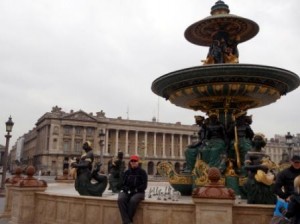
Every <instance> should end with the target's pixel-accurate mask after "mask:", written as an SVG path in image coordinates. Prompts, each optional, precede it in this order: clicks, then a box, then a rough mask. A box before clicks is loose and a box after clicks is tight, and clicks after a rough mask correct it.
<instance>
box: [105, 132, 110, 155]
mask: <svg viewBox="0 0 300 224" xmlns="http://www.w3.org/2000/svg"><path fill="white" fill-rule="evenodd" d="M109 131H110V130H109V129H106V132H105V147H104V150H105V152H104V155H109V154H108V136H109Z"/></svg>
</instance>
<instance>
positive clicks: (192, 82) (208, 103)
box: [152, 64, 300, 112]
mask: <svg viewBox="0 0 300 224" xmlns="http://www.w3.org/2000/svg"><path fill="white" fill-rule="evenodd" d="M299 84H300V79H299V76H298V75H296V74H295V73H293V72H291V71H288V70H285V69H281V68H276V67H272V66H265V65H254V64H213V65H205V66H197V67H191V68H186V69H182V70H178V71H174V72H171V73H168V74H166V75H163V76H161V77H159V78H157V79H156V80H154V81H153V83H152V91H153V92H154V93H156V94H157V95H159V96H161V97H164V98H165V99H167V100H170V102H171V103H173V104H175V105H177V106H180V107H184V108H188V109H193V110H201V111H203V112H208V111H210V110H212V109H224V108H225V107H227V109H239V110H248V109H251V108H257V107H262V106H265V105H268V104H270V103H273V102H275V101H276V100H278V99H279V98H280V97H281V96H282V95H285V94H287V93H288V92H291V91H293V90H295V89H296V88H297V87H298V86H299Z"/></svg>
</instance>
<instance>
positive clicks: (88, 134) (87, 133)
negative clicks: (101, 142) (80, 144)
mask: <svg viewBox="0 0 300 224" xmlns="http://www.w3.org/2000/svg"><path fill="white" fill-rule="evenodd" d="M86 135H87V136H93V135H94V128H87V129H86Z"/></svg>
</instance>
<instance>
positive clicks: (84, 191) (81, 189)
mask: <svg viewBox="0 0 300 224" xmlns="http://www.w3.org/2000/svg"><path fill="white" fill-rule="evenodd" d="M82 148H83V150H84V153H83V154H82V156H81V158H80V160H79V162H78V163H72V164H71V166H72V167H74V168H76V169H77V176H76V180H75V189H76V191H78V193H79V194H80V195H88V196H100V197H101V196H102V194H103V192H104V191H105V189H106V186H107V177H106V176H105V175H100V174H99V171H100V167H101V165H102V164H100V163H98V164H97V165H96V167H95V169H94V170H93V169H92V168H93V162H94V154H93V152H92V147H91V143H90V142H89V141H87V142H85V143H84V144H83V146H82ZM92 180H94V182H92Z"/></svg>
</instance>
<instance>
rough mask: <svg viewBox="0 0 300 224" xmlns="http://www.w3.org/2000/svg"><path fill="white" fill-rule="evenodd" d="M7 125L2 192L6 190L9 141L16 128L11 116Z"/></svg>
mask: <svg viewBox="0 0 300 224" xmlns="http://www.w3.org/2000/svg"><path fill="white" fill-rule="evenodd" d="M5 125H6V132H7V134H6V135H5V138H6V144H5V151H4V155H3V171H2V180H1V191H3V190H4V184H5V179H6V171H7V154H8V146H9V139H10V138H11V135H10V132H11V131H12V128H13V126H14V122H13V121H12V120H11V116H10V117H9V118H8V121H6V122H5Z"/></svg>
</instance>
